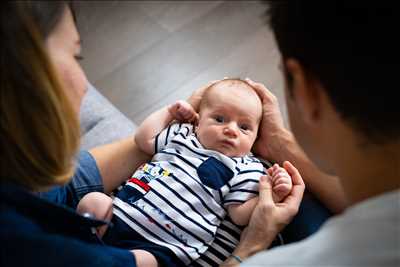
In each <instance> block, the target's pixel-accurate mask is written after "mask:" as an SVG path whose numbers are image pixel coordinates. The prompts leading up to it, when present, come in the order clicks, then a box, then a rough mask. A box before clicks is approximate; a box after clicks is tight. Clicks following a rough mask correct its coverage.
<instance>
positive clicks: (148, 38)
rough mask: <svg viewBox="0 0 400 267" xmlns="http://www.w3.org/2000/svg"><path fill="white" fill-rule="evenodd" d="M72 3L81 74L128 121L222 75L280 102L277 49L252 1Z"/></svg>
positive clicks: (137, 119) (261, 6)
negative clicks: (260, 86) (249, 82)
mask: <svg viewBox="0 0 400 267" xmlns="http://www.w3.org/2000/svg"><path fill="white" fill-rule="evenodd" d="M76 7H77V15H78V27H79V30H80V32H81V38H82V40H83V55H84V57H85V60H84V61H83V67H84V69H85V71H86V73H87V74H88V77H89V80H90V81H91V82H92V83H94V85H95V86H96V87H97V88H98V89H99V90H100V91H101V92H102V93H103V94H104V95H105V96H106V97H107V98H108V99H109V100H110V101H111V102H113V103H114V104H115V105H116V106H117V107H118V108H119V109H120V110H121V111H122V112H123V113H125V114H126V115H127V116H128V117H130V118H131V119H132V120H133V121H134V122H135V123H140V122H141V121H142V120H143V119H144V118H145V117H146V116H147V115H148V114H149V113H151V112H152V111H154V110H156V109H157V108H159V107H161V106H163V105H165V104H168V103H172V102H173V101H175V100H177V99H185V98H186V97H187V96H189V95H190V94H191V92H192V91H193V90H195V89H196V88H198V87H199V86H201V85H204V84H205V83H207V82H208V81H209V80H214V79H219V78H222V77H224V76H227V77H241V78H245V77H250V78H252V79H254V80H257V81H261V82H263V83H265V84H266V85H267V87H268V88H270V89H271V90H272V91H273V92H274V93H275V94H276V95H277V96H278V98H279V99H280V103H284V101H283V80H282V75H281V73H280V72H279V70H278V67H277V66H278V62H279V53H278V51H277V48H276V44H275V41H274V39H273V36H272V33H271V32H270V30H269V28H268V26H267V24H266V18H265V17H264V12H265V10H266V8H267V7H266V6H265V5H264V4H262V3H260V2H258V1H134V2H127V1H112V2H103V1H101V2H77V3H76ZM282 110H283V112H284V114H286V111H285V109H284V108H283V107H282Z"/></svg>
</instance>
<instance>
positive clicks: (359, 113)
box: [269, 0, 400, 160]
mask: <svg viewBox="0 0 400 267" xmlns="http://www.w3.org/2000/svg"><path fill="white" fill-rule="evenodd" d="M270 4H271V8H270V9H269V18H270V25H271V27H272V29H273V32H274V33H275V36H276V39H277V44H278V47H279V49H280V51H281V53H282V58H283V60H282V63H283V69H284V72H285V76H286V80H287V86H286V87H287V92H286V94H287V102H288V110H289V117H290V123H291V126H292V129H293V131H294V132H295V134H296V137H297V138H298V140H299V142H300V143H301V144H302V146H303V147H304V149H305V150H306V152H308V154H309V155H310V156H312V157H314V160H316V158H318V157H323V155H317V154H318V153H316V150H319V148H317V146H318V145H320V146H321V144H319V143H318V142H319V141H321V132H318V133H317V131H314V129H317V128H318V129H320V128H322V127H324V126H325V125H328V124H329V123H330V124H331V125H333V123H334V122H335V120H336V119H337V120H338V121H340V123H339V124H340V125H343V126H344V128H347V129H348V130H349V131H351V132H352V134H354V136H357V137H356V138H357V140H358V142H359V143H364V144H374V145H376V144H378V145H379V144H384V143H390V142H393V141H395V142H396V141H397V142H398V140H399V137H400V124H398V123H397V121H398V118H399V115H400V109H399V107H400V106H399V105H398V104H397V101H398V97H397V96H398V95H399V94H398V93H397V91H398V88H397V81H396V74H397V73H396V72H397V70H398V69H399V68H398V67H399V62H398V61H397V58H395V57H394V55H395V54H396V53H397V51H398V42H397V41H396V40H395V38H394V37H393V33H394V32H393V27H394V26H395V25H397V22H398V19H397V16H398V15H397V14H396V13H397V10H396V9H394V8H391V7H388V6H387V5H386V4H382V6H379V5H377V4H374V5H367V4H364V5H360V3H359V2H352V1H343V2H341V1H296V0H294V1H286V2H283V1H276V2H272V1H271V3H270ZM324 101H325V102H324ZM326 103H328V104H326ZM327 106H328V107H329V108H331V110H332V112H333V113H336V115H337V116H336V115H335V116H333V117H334V118H333V117H332V118H328V116H327V114H328V112H327V108H326V107H327ZM322 117H323V118H324V123H325V124H324V125H322V122H321V121H322V119H321V118H322ZM329 120H330V121H329ZM313 127H314V128H313ZM326 129H328V127H326ZM333 130H334V131H336V129H333ZM313 132H314V133H315V136H314V135H313ZM327 132H329V131H327ZM331 138H333V136H331ZM324 141H326V140H324ZM321 142H322V141H321ZM313 154H314V155H313Z"/></svg>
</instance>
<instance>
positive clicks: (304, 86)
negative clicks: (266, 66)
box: [285, 58, 321, 124]
mask: <svg viewBox="0 0 400 267" xmlns="http://www.w3.org/2000/svg"><path fill="white" fill-rule="evenodd" d="M285 65H286V70H287V72H288V74H289V75H290V76H291V77H292V79H291V80H292V81H291V87H292V88H290V91H291V94H292V96H291V98H292V99H291V101H293V102H294V104H295V105H296V106H297V108H298V110H299V112H300V113H301V116H302V117H303V119H304V121H305V122H306V123H308V124H314V123H316V122H317V121H318V120H319V119H320V115H321V90H319V89H320V88H319V86H320V83H319V82H318V81H317V80H316V79H314V78H313V77H312V76H311V74H309V73H307V72H306V70H305V69H304V67H303V66H302V65H301V64H300V63H299V62H298V61H297V60H296V59H293V58H290V59H287V60H286V62H285Z"/></svg>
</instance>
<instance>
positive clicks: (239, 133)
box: [196, 79, 262, 157]
mask: <svg viewBox="0 0 400 267" xmlns="http://www.w3.org/2000/svg"><path fill="white" fill-rule="evenodd" d="M199 114H200V119H199V124H198V126H197V130H196V133H197V137H198V138H199V141H200V143H201V144H202V145H203V146H204V147H205V148H207V149H212V150H216V151H218V152H221V153H222V154H224V155H226V156H229V157H238V156H244V155H246V154H248V153H249V152H250V150H251V148H252V146H253V144H254V141H255V139H256V138H257V132H258V126H259V123H260V121H261V116H262V106H261V100H260V99H259V97H258V95H257V94H256V92H255V91H254V90H253V89H252V88H251V87H250V86H249V85H248V84H247V83H246V82H244V81H241V80H239V79H225V80H222V81H220V82H218V83H216V84H213V85H212V86H210V87H209V88H208V89H207V91H206V92H205V94H204V96H203V99H202V102H201V104H200V110H199Z"/></svg>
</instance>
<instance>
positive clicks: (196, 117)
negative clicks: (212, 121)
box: [192, 113, 200, 132]
mask: <svg viewBox="0 0 400 267" xmlns="http://www.w3.org/2000/svg"><path fill="white" fill-rule="evenodd" d="M199 119H200V115H199V113H196V115H195V117H194V119H193V121H192V124H193V125H194V127H195V129H194V131H195V132H197V128H198V126H199Z"/></svg>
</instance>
